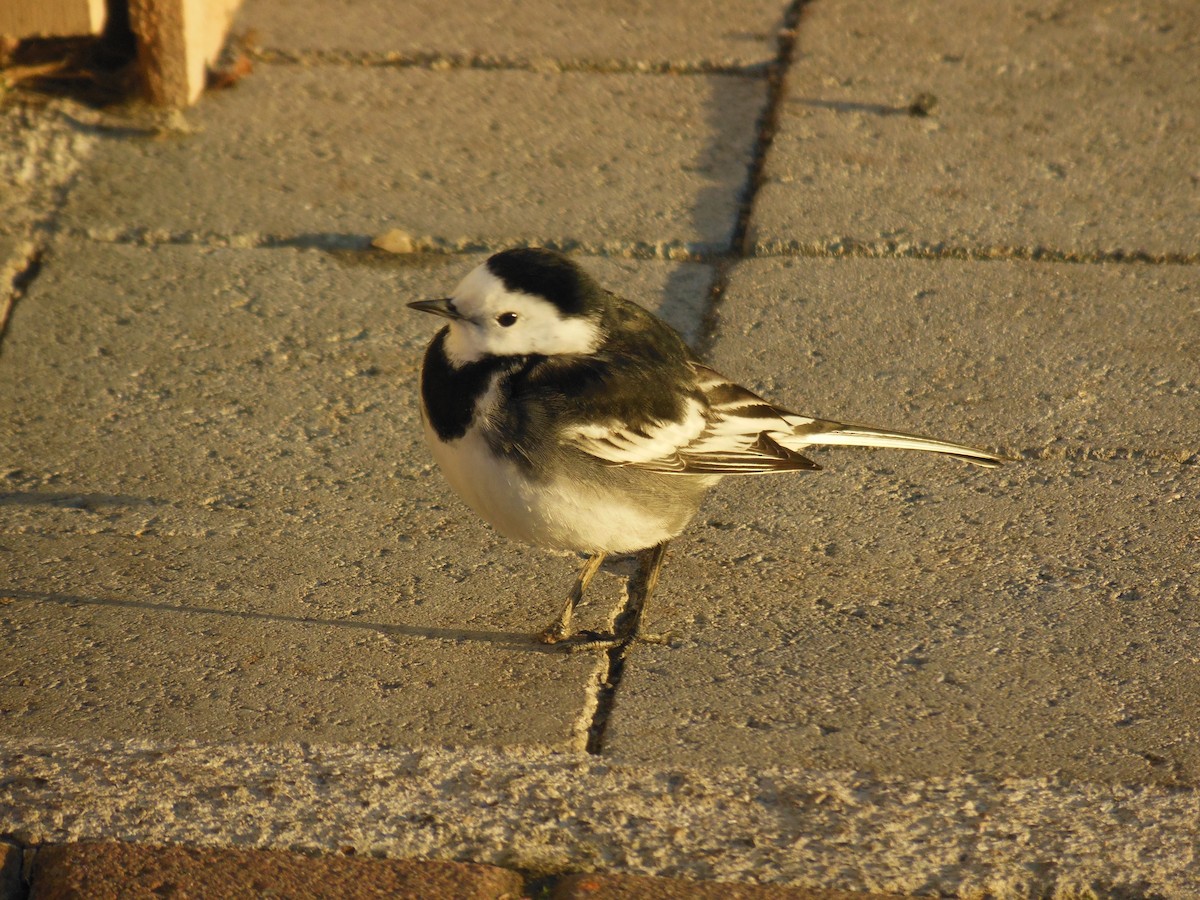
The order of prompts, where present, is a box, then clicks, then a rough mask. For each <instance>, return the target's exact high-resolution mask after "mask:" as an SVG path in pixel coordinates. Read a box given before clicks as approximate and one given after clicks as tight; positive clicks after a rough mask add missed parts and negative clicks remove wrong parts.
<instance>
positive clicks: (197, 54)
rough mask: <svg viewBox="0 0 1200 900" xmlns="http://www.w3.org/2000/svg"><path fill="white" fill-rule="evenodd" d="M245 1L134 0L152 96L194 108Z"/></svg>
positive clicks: (141, 59)
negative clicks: (239, 8)
mask: <svg viewBox="0 0 1200 900" xmlns="http://www.w3.org/2000/svg"><path fill="white" fill-rule="evenodd" d="M240 3H241V0H129V21H130V26H131V27H132V28H133V33H134V34H135V35H136V36H137V41H138V68H139V69H140V70H141V73H142V79H143V81H144V83H145V85H146V89H147V92H148V93H149V95H150V100H151V102H153V103H157V104H159V105H162V106H188V105H190V104H192V103H194V102H196V99H197V98H198V97H199V96H200V93H201V91H203V90H204V82H205V77H206V71H207V68H208V66H210V65H212V64H213V63H214V62H215V61H216V59H217V55H218V54H219V53H220V52H221V47H222V45H223V44H224V42H225V35H226V33H227V32H228V31H229V25H230V23H231V22H232V21H233V15H234V13H235V12H236V11H237V8H238V6H239V5H240Z"/></svg>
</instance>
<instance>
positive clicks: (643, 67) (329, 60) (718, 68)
mask: <svg viewBox="0 0 1200 900" xmlns="http://www.w3.org/2000/svg"><path fill="white" fill-rule="evenodd" d="M240 49H241V52H242V53H244V54H245V55H246V56H247V57H248V58H249V59H250V60H252V61H253V62H258V63H263V64H264V65H284V66H343V67H347V68H356V69H357V68H386V69H431V70H434V71H439V72H442V71H448V70H452V69H478V70H483V71H488V72H496V71H508V72H544V73H552V74H559V73H562V72H586V73H590V74H594V75H724V76H728V77H732V78H761V77H762V76H763V75H764V74H765V73H766V72H767V70H768V69H769V68H770V66H771V65H772V64H771V63H744V64H738V63H722V62H714V61H711V60H699V61H686V60H670V59H654V60H645V59H621V58H616V57H599V58H594V59H583V58H570V57H566V58H564V57H553V56H545V57H520V56H492V55H489V54H483V53H433V52H427V53H419V52H405V51H388V52H359V51H353V50H285V49H282V48H278V47H254V46H245V45H244V46H242V47H241V48H240Z"/></svg>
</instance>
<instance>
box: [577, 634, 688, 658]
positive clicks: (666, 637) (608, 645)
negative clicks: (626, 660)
mask: <svg viewBox="0 0 1200 900" xmlns="http://www.w3.org/2000/svg"><path fill="white" fill-rule="evenodd" d="M673 639H674V635H673V634H671V633H670V632H669V631H667V632H663V633H662V634H642V633H641V632H635V633H632V634H620V633H618V632H612V633H605V632H603V631H578V632H576V633H575V634H573V635H571V636H570V637H569V638H567V639H566V640H567V641H569V643H568V644H567V647H566V649H567V652H568V653H580V652H582V651H584V650H612V649H615V648H617V647H628V646H629V645H630V644H633V643H635V642H636V643H640V644H659V645H662V646H665V647H669V646H671V641H672V640H673Z"/></svg>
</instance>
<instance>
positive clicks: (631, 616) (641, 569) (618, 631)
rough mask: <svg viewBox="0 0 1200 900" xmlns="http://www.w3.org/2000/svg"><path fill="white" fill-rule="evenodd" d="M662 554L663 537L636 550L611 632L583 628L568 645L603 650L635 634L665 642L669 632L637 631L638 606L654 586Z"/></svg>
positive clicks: (660, 642)
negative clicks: (626, 601)
mask: <svg viewBox="0 0 1200 900" xmlns="http://www.w3.org/2000/svg"><path fill="white" fill-rule="evenodd" d="M666 555H667V542H666V541H663V542H662V543H661V544H657V545H655V546H653V547H650V548H649V549H646V550H642V551H640V552H639V553H638V555H637V561H638V567H637V572H635V573H634V576H633V578H631V579H630V580H629V606H628V608H627V609H626V610H625V612H624V613H623V614H622V615H621V616H620V618H619V619H618V620H617V623H616V627H614V628H613V633H612V634H596V633H594V632H585V633H583V634H581V635H580V639H579V640H578V641H576V642H575V643H573V644H572V645H571V649H572V650H604V649H608V648H611V647H620V646H623V645H625V644H628V643H629V642H630V641H633V640H634V639H635V638H637V639H640V640H643V641H648V642H650V643H656V644H665V643H667V642H668V639H669V635H662V634H644V635H639V634H638V629H639V628H640V627H641V624H642V610H644V609H645V608H646V601H647V600H649V599H650V596H651V595H652V594H653V593H654V588H655V587H656V586H657V585H658V574H659V572H661V571H662V566H663V559H664V558H665V557H666Z"/></svg>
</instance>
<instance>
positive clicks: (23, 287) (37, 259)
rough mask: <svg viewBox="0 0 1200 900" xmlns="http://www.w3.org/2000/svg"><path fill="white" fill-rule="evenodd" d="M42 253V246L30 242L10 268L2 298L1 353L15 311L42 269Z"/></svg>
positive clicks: (0, 302)
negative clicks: (7, 282)
mask: <svg viewBox="0 0 1200 900" xmlns="http://www.w3.org/2000/svg"><path fill="white" fill-rule="evenodd" d="M42 254H43V250H42V247H41V246H39V245H37V244H29V245H27V248H26V252H25V254H24V255H23V256H22V257H21V258H19V259H18V260H17V261H16V263H15V265H13V266H12V267H11V268H10V271H11V273H12V274H11V276H10V277H9V286H8V288H7V290H5V292H4V296H3V298H0V355H3V353H4V337H5V335H7V334H8V324H9V322H11V321H12V314H13V311H14V310H15V309H16V306H17V303H18V302H19V301H20V299H21V298H22V297H23V296H24V295H25V292H26V291H27V290H28V289H29V285H30V284H32V283H33V281H34V279H36V278H37V276H38V273H39V272H41V270H42Z"/></svg>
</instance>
